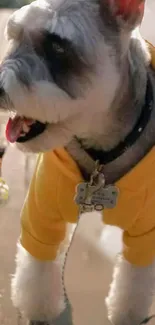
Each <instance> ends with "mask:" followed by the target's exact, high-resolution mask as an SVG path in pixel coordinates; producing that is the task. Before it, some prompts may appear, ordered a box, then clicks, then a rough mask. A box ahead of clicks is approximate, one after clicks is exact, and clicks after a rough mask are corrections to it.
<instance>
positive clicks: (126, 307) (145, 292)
mask: <svg viewBox="0 0 155 325" xmlns="http://www.w3.org/2000/svg"><path fill="white" fill-rule="evenodd" d="M154 287H155V263H153V264H152V265H150V266H148V267H136V266H134V265H131V264H130V263H129V262H127V261H126V260H125V259H124V258H123V257H119V259H118V263H117V266H116V268H115V270H114V276H113V282H112V284H111V288H110V293H109V296H108V298H107V299H106V303H107V307H108V316H109V320H110V321H111V322H112V323H113V324H114V325H140V323H142V322H143V321H144V320H145V319H146V318H147V317H148V314H149V309H150V307H151V303H152V296H153V292H154Z"/></svg>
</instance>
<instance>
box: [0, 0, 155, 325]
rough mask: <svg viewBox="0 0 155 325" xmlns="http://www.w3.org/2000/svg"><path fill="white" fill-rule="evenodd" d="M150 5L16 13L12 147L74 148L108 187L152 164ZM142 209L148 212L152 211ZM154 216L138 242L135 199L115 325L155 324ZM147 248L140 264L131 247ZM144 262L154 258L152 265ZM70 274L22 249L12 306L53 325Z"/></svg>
mask: <svg viewBox="0 0 155 325" xmlns="http://www.w3.org/2000/svg"><path fill="white" fill-rule="evenodd" d="M144 2H145V1H144V0H143V1H142V0H124V1H122V0H37V1H35V2H32V3H31V4H29V5H27V6H25V7H23V8H21V9H20V10H18V11H16V12H14V13H13V15H12V16H11V17H10V19H9V21H8V24H7V28H6V33H7V36H8V39H9V42H10V51H9V53H8V55H7V56H6V58H5V59H4V61H3V62H2V64H1V67H0V106H1V107H2V108H4V109H9V110H10V111H12V112H13V114H14V116H13V117H12V119H11V120H10V121H9V123H8V127H7V137H8V139H9V140H10V141H11V142H16V143H17V146H18V147H19V148H20V149H22V150H25V151H32V152H46V151H49V150H54V149H55V148H58V147H63V148H66V151H67V152H68V153H69V154H70V155H71V156H72V157H73V159H74V161H75V162H76V163H77V165H78V166H79V169H80V170H81V173H82V174H83V175H86V176H85V177H86V178H87V176H90V174H91V169H92V160H93V161H94V160H99V161H100V162H101V163H102V164H103V165H104V176H105V180H106V184H113V183H115V182H117V181H119V180H120V179H121V178H122V177H124V175H126V174H127V175H129V174H130V171H131V170H133V169H134V168H137V166H138V165H139V164H141V163H142V164H143V160H145V158H147V157H150V152H152V150H154V148H153V147H154V143H155V104H154V103H155V87H154V82H155V73H154V69H153V67H152V65H151V54H150V47H149V45H148V43H146V42H145V41H144V40H143V39H142V37H141V36H140V33H139V25H140V23H141V20H142V18H143V14H144V5H145V3H144ZM147 159H148V158H147ZM149 166H150V167H149V168H146V169H145V172H144V173H141V174H140V176H139V178H138V180H137V179H136V182H137V183H136V188H137V192H138V189H139V186H140V185H139V182H141V181H142V180H143V177H144V179H145V180H147V179H148V178H149V175H152V179H151V180H150V179H149V180H150V183H151V184H153V183H152V180H154V179H155V177H154V171H153V165H152V164H150V165H149ZM51 172H52V171H51ZM148 174H149V175H148ZM150 183H149V184H150ZM148 186H150V185H148ZM127 187H128V182H127ZM152 189H153V185H152ZM133 191H134V192H135V191H136V190H135V186H134V190H133ZM153 192H154V194H153ZM132 195H133V193H132V191H131V192H130V193H129V197H131V198H132ZM152 195H154V196H155V191H154V190H153V191H150V192H149V191H145V198H146V197H147V196H148V197H150V196H151V199H152V200H151V203H150V204H151V207H153V204H154V208H155V200H154V199H155V197H154V198H153V197H152ZM140 198H141V196H140ZM137 202H138V203H137V204H139V201H137ZM153 202H154V203H153ZM140 205H141V207H142V210H144V211H145V204H144V201H141V202H140ZM149 207H150V206H149ZM149 207H148V210H147V211H148V216H147V220H148V227H145V231H143V221H144V219H145V218H141V217H140V216H139V214H138V212H137V214H136V217H135V215H134V217H135V219H136V227H135V228H136V229H135V228H134V229H135V232H134V231H133V232H132V231H131V233H130V229H129V228H132V227H126V225H124V224H123V222H125V220H127V219H128V217H127V215H128V214H129V213H130V215H131V220H132V221H133V216H132V213H133V212H132V210H133V209H132V199H131V201H130V206H129V207H128V206H124V210H123V218H122V220H123V222H122V224H123V225H122V224H121V227H122V229H123V230H124V231H125V235H124V247H125V248H124V253H122V255H121V256H119V258H118V261H117V266H116V268H115V271H114V276H113V281H112V284H111V288H110V292H109V295H108V298H107V299H106V304H107V309H108V318H109V321H110V322H112V323H113V324H114V325H139V324H140V323H142V322H143V321H144V320H145V319H147V317H148V316H149V309H150V306H151V304H152V296H153V292H154V287H155V263H154V259H155V237H153V235H154V229H155V223H154V225H152V221H150V219H151V218H152V216H150V212H149V211H150V208H149ZM128 210H129V211H128ZM147 211H145V213H147ZM51 214H52V211H51ZM112 218H113V216H112ZM154 219H155V218H154ZM151 220H152V219H151ZM103 221H104V217H103ZM134 221H135V220H134ZM138 222H139V223H140V225H139V224H138ZM149 222H150V223H151V225H149ZM109 223H110V222H109ZM117 225H119V223H118V224H117ZM138 227H139V228H138ZM140 227H142V229H141V230H139V229H140ZM137 229H138V230H137ZM150 233H151V235H150V236H151V237H149V236H147V235H148V234H150ZM152 234H153V235H152ZM142 238H144V242H145V243H146V244H145V245H141V244H140V245H139V249H138V250H136V253H135V255H134V257H131V256H130V248H131V249H132V247H130V248H129V247H128V240H130V239H131V240H132V243H134V245H135V247H137V246H136V245H138V242H139V240H140V243H141V239H142ZM153 238H154V239H153ZM145 239H146V241H145ZM134 245H133V246H134ZM131 246H132V245H131ZM150 247H151V248H150ZM146 251H147V252H146ZM150 252H151V253H150ZM143 254H144V255H147V254H148V255H149V254H150V255H149V257H148V260H147V258H146V259H145V262H144V263H143V261H142V260H143ZM131 255H132V254H131ZM137 258H138V261H139V262H138V263H136V261H137V260H136V259H137ZM62 264H63V260H62V259H61V258H60V256H59V255H58V256H57V257H56V259H55V260H54V259H53V260H51V261H41V260H39V259H37V258H36V257H34V256H32V254H30V252H28V251H26V250H25V249H24V247H22V245H20V244H19V245H18V252H17V268H16V272H15V275H14V278H13V280H12V300H13V303H14V305H15V306H16V307H17V308H18V309H19V310H20V311H21V312H22V313H24V315H25V316H26V317H27V318H28V319H29V321H30V322H32V323H33V322H38V323H46V322H47V323H49V324H51V323H52V322H53V319H55V318H57V317H58V316H60V315H61V313H62V312H63V311H64V310H65V308H66V306H65V301H64V294H63V288H62V279H61V277H62ZM49 283H50V284H51V285H49ZM52 283H53V290H52Z"/></svg>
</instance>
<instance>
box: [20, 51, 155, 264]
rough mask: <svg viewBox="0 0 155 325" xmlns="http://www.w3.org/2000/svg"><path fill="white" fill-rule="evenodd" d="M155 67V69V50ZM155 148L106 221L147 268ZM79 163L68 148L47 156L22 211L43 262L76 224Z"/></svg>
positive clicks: (154, 207) (28, 241)
mask: <svg viewBox="0 0 155 325" xmlns="http://www.w3.org/2000/svg"><path fill="white" fill-rule="evenodd" d="M150 50H151V53H152V64H154V67H155V50H154V48H152V47H151V48H150ZM154 169H155V148H153V149H152V150H151V151H150V153H149V154H148V155H146V157H145V158H144V159H143V160H141V161H140V162H139V164H137V166H136V167H134V168H133V169H132V170H131V171H130V172H129V173H128V174H127V175H125V176H124V177H122V178H121V179H120V180H119V181H118V182H117V183H116V186H117V187H118V189H119V193H120V194H119V198H118V202H117V206H116V207H115V208H114V209H110V210H108V209H105V210H104V212H103V221H104V223H106V224H109V225H115V226H118V227H120V228H121V229H123V230H124V234H123V243H124V248H123V254H124V257H125V258H126V259H127V260H128V261H129V262H131V263H133V264H136V265H138V266H145V265H148V264H150V263H152V262H153V259H154V258H155V174H154ZM82 180H83V179H82V175H81V173H80V170H79V168H78V166H77V164H76V163H75V162H74V160H73V159H72V157H71V156H70V155H69V154H68V153H67V151H66V150H65V149H64V148H58V149H56V150H54V151H52V152H47V153H41V154H40V155H39V157H38V162H37V165H36V169H35V172H34V175H33V178H32V181H31V184H30V188H29V192H28V194H27V197H26V200H25V203H24V206H23V209H22V213H21V238H20V240H21V244H22V245H23V247H24V248H25V249H26V250H27V251H28V252H29V253H30V254H31V255H32V256H34V257H36V258H37V259H39V260H54V259H55V258H56V256H57V253H58V250H59V246H60V243H61V242H62V241H63V239H64V237H65V233H66V223H67V222H70V223H75V222H77V218H78V212H79V211H78V207H77V206H76V204H75V202H74V196H75V187H76V185H77V184H78V183H80V182H81V181H82Z"/></svg>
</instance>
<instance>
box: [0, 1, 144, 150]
mask: <svg viewBox="0 0 155 325" xmlns="http://www.w3.org/2000/svg"><path fill="white" fill-rule="evenodd" d="M143 11H144V1H141V0H45V1H44V0H37V1H35V2H32V3H31V4H30V5H28V6H25V7H23V8H22V9H20V10H18V11H16V12H15V13H14V14H13V15H12V16H11V17H10V19H9V21H8V25H7V30H6V31H7V35H8V38H9V40H10V44H11V51H10V53H9V54H8V56H7V57H6V59H5V60H4V61H3V63H2V65H1V67H0V106H1V107H5V108H8V109H9V110H10V111H13V112H15V113H16V116H15V117H13V118H12V119H10V121H9V123H8V126H7V136H8V139H9V140H10V141H12V142H15V141H17V142H18V143H20V145H21V146H23V147H25V148H27V149H29V150H32V151H40V150H43V151H44V150H48V149H51V148H53V147H56V146H63V145H65V144H67V143H68V142H69V141H70V140H71V138H72V137H73V136H74V135H76V136H79V137H81V138H85V139H87V138H90V139H91V138H92V139H95V136H96V137H97V134H98V132H100V131H99V125H100V123H102V119H103V114H107V112H109V111H110V107H111V105H112V102H113V101H114V98H115V96H116V93H117V92H118V90H119V89H120V83H121V82H122V79H121V77H122V75H123V69H124V67H125V66H126V65H127V60H128V59H127V58H128V49H129V44H130V39H131V34H132V31H133V30H134V29H135V27H137V25H138V24H139V23H140V21H141V19H142V16H143ZM108 114H109V113H108Z"/></svg>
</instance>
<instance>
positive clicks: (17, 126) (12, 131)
mask: <svg viewBox="0 0 155 325" xmlns="http://www.w3.org/2000/svg"><path fill="white" fill-rule="evenodd" d="M46 126H47V123H42V122H39V121H37V120H33V119H30V118H26V117H21V116H19V115H17V114H16V115H15V116H14V117H10V118H9V120H8V123H7V126H6V138H7V140H8V141H9V142H11V143H14V142H26V141H29V140H31V139H33V138H35V137H37V136H38V135H40V134H41V133H43V132H44V130H45V129H46Z"/></svg>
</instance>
